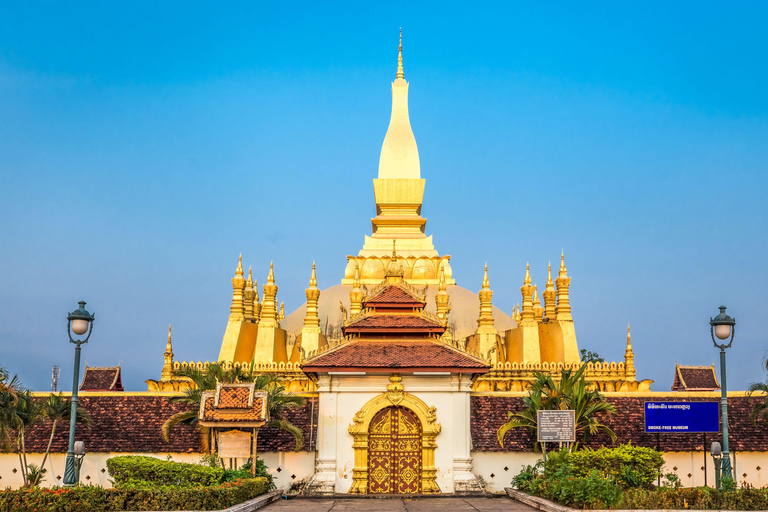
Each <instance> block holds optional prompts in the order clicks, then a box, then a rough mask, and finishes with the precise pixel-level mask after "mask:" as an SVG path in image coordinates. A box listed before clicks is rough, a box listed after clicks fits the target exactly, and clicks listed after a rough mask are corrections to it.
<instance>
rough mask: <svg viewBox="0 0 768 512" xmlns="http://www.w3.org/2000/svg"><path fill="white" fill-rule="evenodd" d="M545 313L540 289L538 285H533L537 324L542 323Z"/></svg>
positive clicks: (534, 310)
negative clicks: (540, 298)
mask: <svg viewBox="0 0 768 512" xmlns="http://www.w3.org/2000/svg"><path fill="white" fill-rule="evenodd" d="M543 313H544V308H542V307H541V301H540V300H539V287H538V285H533V316H534V317H535V318H536V321H537V322H541V318H542V314H543Z"/></svg>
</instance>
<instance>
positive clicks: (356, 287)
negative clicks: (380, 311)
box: [349, 268, 363, 316]
mask: <svg viewBox="0 0 768 512" xmlns="http://www.w3.org/2000/svg"><path fill="white" fill-rule="evenodd" d="M349 303H350V308H349V314H350V316H355V315H359V314H360V312H361V311H362V309H363V290H362V289H361V288H360V269H359V268H355V281H354V283H353V284H352V291H350V292H349Z"/></svg>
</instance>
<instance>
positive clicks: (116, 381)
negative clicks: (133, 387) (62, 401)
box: [79, 363, 123, 391]
mask: <svg viewBox="0 0 768 512" xmlns="http://www.w3.org/2000/svg"><path fill="white" fill-rule="evenodd" d="M79 389H80V391H123V379H122V377H121V372H120V365H117V366H88V363H85V372H84V373H83V381H82V382H81V383H80V388H79Z"/></svg>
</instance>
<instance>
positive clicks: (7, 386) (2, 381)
mask: <svg viewBox="0 0 768 512" xmlns="http://www.w3.org/2000/svg"><path fill="white" fill-rule="evenodd" d="M23 389H24V387H23V386H22V385H21V382H19V377H18V376H17V375H14V376H13V378H12V379H11V378H10V375H9V373H8V371H7V370H6V369H5V368H4V367H2V366H0V450H3V451H10V449H11V432H12V431H14V430H16V425H17V422H18V417H17V416H16V412H15V407H16V405H17V404H18V402H19V393H20V392H21V391H22V390H23Z"/></svg>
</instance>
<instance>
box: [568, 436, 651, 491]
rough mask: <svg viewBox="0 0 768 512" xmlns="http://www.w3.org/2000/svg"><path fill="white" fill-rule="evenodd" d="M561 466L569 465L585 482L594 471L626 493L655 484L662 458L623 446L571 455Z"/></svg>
mask: <svg viewBox="0 0 768 512" xmlns="http://www.w3.org/2000/svg"><path fill="white" fill-rule="evenodd" d="M565 462H566V463H567V464H570V466H571V471H572V472H573V476H575V477H579V478H585V477H587V476H588V475H589V474H590V473H591V472H592V471H593V470H597V471H598V472H599V473H600V474H601V475H602V476H604V477H605V478H611V479H612V480H613V481H614V482H616V483H617V484H618V485H620V486H621V487H623V488H625V489H629V488H633V487H648V486H650V485H652V484H653V483H654V482H656V479H657V478H658V477H659V475H660V474H661V468H662V467H663V466H664V456H663V455H662V454H661V453H660V452H657V451H656V450H654V449H652V448H643V447H640V446H632V444H631V443H627V444H623V445H621V446H617V447H616V448H605V447H603V448H599V449H597V450H590V449H589V448H587V449H584V450H579V451H575V452H573V453H569V454H568V455H567V456H566V457H565Z"/></svg>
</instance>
